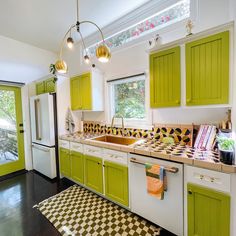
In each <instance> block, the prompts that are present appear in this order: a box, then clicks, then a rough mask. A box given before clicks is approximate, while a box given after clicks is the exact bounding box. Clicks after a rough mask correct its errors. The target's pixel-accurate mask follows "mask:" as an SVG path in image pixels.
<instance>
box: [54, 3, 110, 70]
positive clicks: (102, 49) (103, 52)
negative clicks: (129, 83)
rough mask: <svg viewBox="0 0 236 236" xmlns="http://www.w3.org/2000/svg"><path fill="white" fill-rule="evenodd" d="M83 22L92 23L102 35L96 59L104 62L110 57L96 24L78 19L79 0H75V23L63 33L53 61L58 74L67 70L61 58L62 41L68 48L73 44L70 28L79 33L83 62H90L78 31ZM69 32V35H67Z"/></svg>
mask: <svg viewBox="0 0 236 236" xmlns="http://www.w3.org/2000/svg"><path fill="white" fill-rule="evenodd" d="M85 23H88V24H92V25H94V26H95V27H96V28H97V29H98V31H99V32H100V34H101V37H102V42H101V43H100V44H99V45H98V47H97V48H96V57H97V58H98V60H99V61H100V62H102V63H106V62H108V61H109V60H110V58H111V52H110V49H109V47H108V46H107V45H106V43H105V40H104V36H103V33H102V30H101V29H100V28H99V27H98V25H97V24H95V23H94V22H92V21H79V0H77V22H76V24H73V25H72V26H71V27H70V28H69V29H68V30H67V32H66V34H65V35H64V38H63V40H62V43H61V49H60V55H59V60H58V61H57V62H56V63H55V68H56V70H57V72H58V73H60V74H65V73H67V71H68V67H67V64H66V62H65V61H63V59H62V50H63V46H64V43H65V40H66V43H67V46H68V48H70V49H72V48H73V46H74V39H73V37H72V30H74V29H75V31H76V32H77V33H79V35H80V38H81V41H82V46H83V49H84V50H83V51H84V52H85V55H84V61H85V63H87V64H89V63H90V58H89V55H88V50H87V48H86V46H85V42H84V38H83V36H82V33H81V32H80V25H81V24H85ZM68 34H69V36H68Z"/></svg>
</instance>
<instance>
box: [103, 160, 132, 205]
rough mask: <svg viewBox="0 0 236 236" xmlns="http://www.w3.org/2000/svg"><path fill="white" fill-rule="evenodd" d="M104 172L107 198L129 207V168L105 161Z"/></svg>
mask: <svg viewBox="0 0 236 236" xmlns="http://www.w3.org/2000/svg"><path fill="white" fill-rule="evenodd" d="M104 170H105V195H106V197H108V198H110V199H111V200H113V201H115V202H118V203H120V204H122V205H125V206H129V190H128V167H127V166H123V165H119V164H116V163H113V162H109V161H105V162H104Z"/></svg>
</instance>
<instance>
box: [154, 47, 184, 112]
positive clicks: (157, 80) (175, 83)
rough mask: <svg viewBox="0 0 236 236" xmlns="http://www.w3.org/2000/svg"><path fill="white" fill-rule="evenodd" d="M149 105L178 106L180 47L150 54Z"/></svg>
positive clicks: (155, 106)
mask: <svg viewBox="0 0 236 236" xmlns="http://www.w3.org/2000/svg"><path fill="white" fill-rule="evenodd" d="M150 97H151V107H152V108H157V107H172V106H180V47H175V48H172V49H168V50H165V51H161V52H157V53H155V54H151V55H150Z"/></svg>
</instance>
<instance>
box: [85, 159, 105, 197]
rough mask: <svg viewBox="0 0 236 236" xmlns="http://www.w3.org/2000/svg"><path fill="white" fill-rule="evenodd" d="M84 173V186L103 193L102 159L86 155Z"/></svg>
mask: <svg viewBox="0 0 236 236" xmlns="http://www.w3.org/2000/svg"><path fill="white" fill-rule="evenodd" d="M84 173H85V175H84V177H85V179H84V184H85V185H86V186H87V187H89V188H91V189H93V190H95V191H96V192H99V193H103V170H102V159H101V158H98V157H93V156H88V155H85V156H84Z"/></svg>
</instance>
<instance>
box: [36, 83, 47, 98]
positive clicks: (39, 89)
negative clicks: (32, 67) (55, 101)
mask: <svg viewBox="0 0 236 236" xmlns="http://www.w3.org/2000/svg"><path fill="white" fill-rule="evenodd" d="M42 93H45V83H44V81H42V82H38V83H36V94H37V95H39V94H42Z"/></svg>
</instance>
